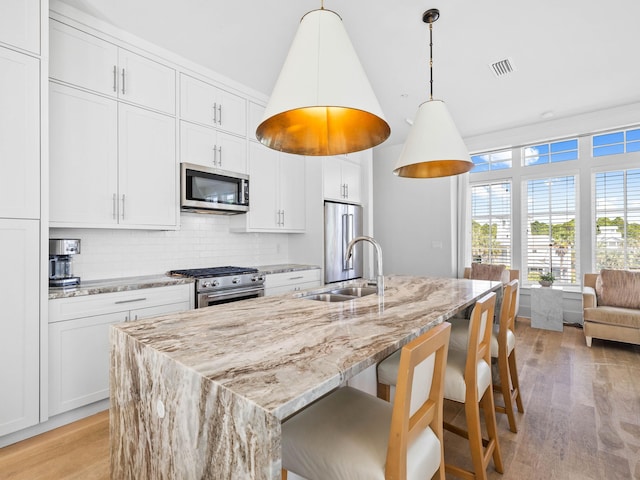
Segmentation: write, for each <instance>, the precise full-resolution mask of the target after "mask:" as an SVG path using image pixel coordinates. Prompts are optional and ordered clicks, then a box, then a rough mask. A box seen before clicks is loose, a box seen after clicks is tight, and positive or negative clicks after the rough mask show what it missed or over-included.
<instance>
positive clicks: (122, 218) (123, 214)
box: [122, 193, 124, 220]
mask: <svg viewBox="0 0 640 480" xmlns="http://www.w3.org/2000/svg"><path fill="white" fill-rule="evenodd" d="M122 220H124V193H123V194H122Z"/></svg>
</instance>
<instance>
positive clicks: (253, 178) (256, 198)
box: [232, 142, 306, 232]
mask: <svg viewBox="0 0 640 480" xmlns="http://www.w3.org/2000/svg"><path fill="white" fill-rule="evenodd" d="M249 179H250V180H249V182H250V183H249V191H250V194H249V195H250V196H249V212H248V213H247V214H246V215H244V216H240V215H238V216H237V218H234V219H233V220H232V221H233V222H236V223H234V224H233V225H235V226H236V227H237V228H234V230H242V231H252V232H260V231H262V232H303V231H304V230H305V216H306V212H305V158H304V157H301V156H297V155H290V154H286V153H281V152H277V151H275V150H272V149H270V148H267V147H265V146H263V145H262V144H259V143H255V142H250V143H249Z"/></svg>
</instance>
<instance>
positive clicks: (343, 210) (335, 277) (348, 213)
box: [324, 202, 363, 283]
mask: <svg viewBox="0 0 640 480" xmlns="http://www.w3.org/2000/svg"><path fill="white" fill-rule="evenodd" d="M360 235H362V207H361V206H359V205H349V204H346V203H335V202H325V203H324V282H325V283H332V282H341V281H344V280H351V279H353V278H360V277H362V266H363V257H362V242H358V243H357V244H356V245H355V246H354V249H353V255H352V256H351V258H350V259H349V261H348V262H345V260H344V256H345V253H346V252H347V245H348V244H349V242H350V241H351V239H353V238H355V237H358V236H360Z"/></svg>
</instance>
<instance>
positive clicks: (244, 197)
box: [239, 180, 249, 205]
mask: <svg viewBox="0 0 640 480" xmlns="http://www.w3.org/2000/svg"><path fill="white" fill-rule="evenodd" d="M241 184H242V186H241V187H240V202H239V203H241V204H242V205H248V204H249V182H248V181H247V180H242V182H241Z"/></svg>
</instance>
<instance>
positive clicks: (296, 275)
mask: <svg viewBox="0 0 640 480" xmlns="http://www.w3.org/2000/svg"><path fill="white" fill-rule="evenodd" d="M321 285H322V281H321V280H320V269H319V268H314V269H310V270H298V271H295V272H284V273H270V274H268V275H267V276H266V277H265V279H264V294H265V296H267V295H279V294H281V293H287V292H297V291H299V290H308V289H311V288H316V287H320V286H321Z"/></svg>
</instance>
